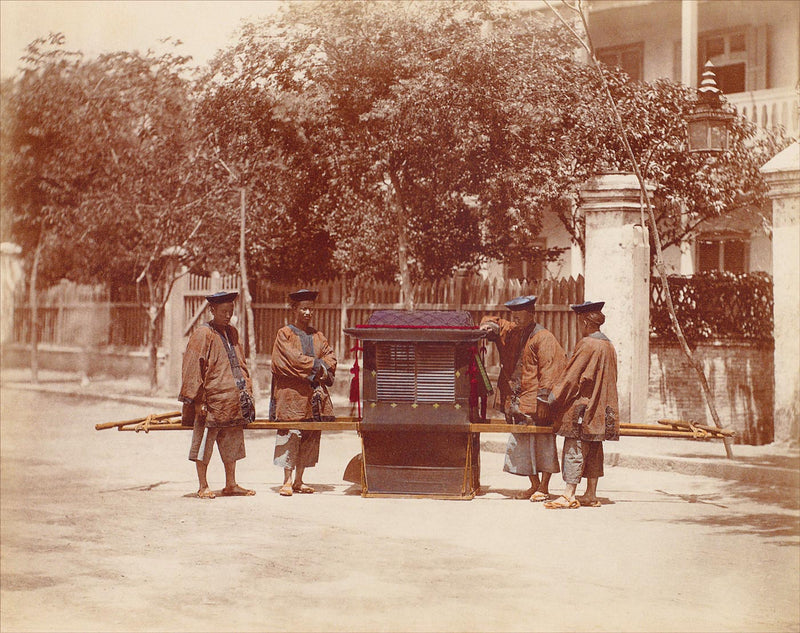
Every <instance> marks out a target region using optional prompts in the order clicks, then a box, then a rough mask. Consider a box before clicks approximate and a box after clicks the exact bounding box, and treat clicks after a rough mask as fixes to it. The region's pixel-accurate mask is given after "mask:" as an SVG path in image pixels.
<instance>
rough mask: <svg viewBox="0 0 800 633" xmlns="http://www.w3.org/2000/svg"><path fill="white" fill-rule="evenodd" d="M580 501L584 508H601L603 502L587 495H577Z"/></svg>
mask: <svg viewBox="0 0 800 633" xmlns="http://www.w3.org/2000/svg"><path fill="white" fill-rule="evenodd" d="M576 498H577V499H578V501H580V503H581V506H582V507H584V508H599V507H600V506H601V505H603V504H602V503H600V499H587V498H585V497H576Z"/></svg>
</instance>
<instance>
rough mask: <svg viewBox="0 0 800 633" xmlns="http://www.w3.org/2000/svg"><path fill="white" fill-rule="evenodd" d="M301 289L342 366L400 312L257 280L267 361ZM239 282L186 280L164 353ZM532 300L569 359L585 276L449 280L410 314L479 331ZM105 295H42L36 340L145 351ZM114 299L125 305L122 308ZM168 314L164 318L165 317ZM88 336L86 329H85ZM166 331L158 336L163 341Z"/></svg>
mask: <svg viewBox="0 0 800 633" xmlns="http://www.w3.org/2000/svg"><path fill="white" fill-rule="evenodd" d="M300 287H308V288H313V289H314V290H317V291H318V292H319V297H318V299H317V302H316V306H315V326H316V327H317V328H318V329H319V330H321V331H322V332H324V333H325V334H326V336H327V337H328V339H329V340H330V342H331V344H332V345H333V346H334V348H335V350H336V352H337V355H338V356H339V358H340V359H343V360H346V359H349V358H351V357H352V354H351V352H350V350H351V348H352V347H353V346H354V344H355V341H353V340H351V337H350V336H348V335H346V334H345V333H344V329H345V328H348V327H354V326H356V325H358V324H362V323H366V322H367V320H368V319H369V317H370V315H371V314H372V312H373V311H374V310H380V309H402V308H403V305H402V304H401V303H400V287H399V286H398V284H396V283H379V282H372V283H370V282H366V283H364V282H359V283H353V282H352V281H350V280H346V279H344V278H340V279H335V280H332V281H327V282H323V283H314V284H302V283H301V284H293V285H291V286H289V285H286V284H276V283H271V282H266V281H254V282H253V284H252V295H253V318H254V330H255V338H256V352H257V354H259V356H262V355H265V356H269V355H270V354H271V353H272V345H273V342H274V340H275V335H276V333H277V331H278V330H279V329H280V328H281V327H283V326H284V325H285V324H286V323H287V322H288V321H289V319H290V318H291V315H290V312H289V307H288V296H289V293H290V292H292V291H293V290H297V289H298V288H300ZM238 289H239V278H238V277H237V276H235V275H229V276H220V275H212V276H201V275H192V274H188V275H185V276H184V277H183V278H181V280H180V281H179V283H176V284H175V286H174V288H173V296H172V297H171V299H170V301H171V302H172V305H176V306H178V316H177V319H178V322H179V323H180V327H174V328H170V327H165V326H164V324H163V323H159V324H158V331H157V336H158V337H159V339H161V338H163V337H172V338H174V339H176V340H173V341H161V343H162V344H163V345H164V347H171V346H173V345H176V346H178V347H181V348H182V347H183V346H184V345H185V339H186V337H188V335H189V334H190V333H191V331H192V329H193V328H195V327H197V326H198V325H200V324H202V323H203V322H204V321H206V320H208V318H210V313H209V312H208V310H207V303H206V301H205V298H204V297H205V296H206V295H207V294H209V293H212V292H216V291H218V290H238ZM528 294H534V295H537V297H538V300H537V304H536V310H537V315H536V316H537V321H539V322H540V323H542V325H544V326H545V327H546V328H547V329H549V330H550V331H551V332H553V334H554V335H555V336H556V338H557V339H558V340H559V341H560V342H561V343H562V345H563V346H564V348H565V350H566V351H567V352H568V353H569V352H571V351H572V349H573V348H574V347H575V344H576V343H577V341H578V338H579V333H578V325H577V320H576V318H575V314H574V313H573V312H572V310H570V309H569V305H570V304H572V303H580V302H581V301H583V277H578V278H577V279H561V280H548V281H540V282H536V283H533V282H529V281H526V280H517V279H508V280H506V279H484V278H482V277H480V276H479V275H456V276H454V277H452V278H450V279H443V280H435V281H426V282H421V283H418V284H417V285H416V287H415V289H414V307H415V308H416V309H419V310H467V311H469V312H470V313H471V314H472V318H473V320H474V321H475V324H476V325H477V324H478V323H480V320H481V318H483V317H484V316H487V315H504V314H507V311H506V309H505V307H504V305H503V304H504V302H506V301H508V300H509V299H511V298H513V297H517V296H520V295H528ZM110 296H111V295H110V294H109V292H108V290H107V289H105V288H103V287H100V286H95V287H86V286H77V285H75V284H69V283H66V282H65V283H62V284H59V285H58V286H56V287H54V288H52V289H49V290H47V291H43V292H42V293H41V295H40V305H39V313H40V314H39V341H40V342H42V343H50V344H54V345H70V344H73V345H74V344H75V343H76V342H78V341H79V340H80V341H82V339H79V338H77V337H79V336H83V334H79V333H80V332H81V331H82V330H81V324H83V325H85V324H86V322H87V318H88V316H90V315H91V317H92V318H91V321H92V324H93V326H92V328H91V332H92V339H91V340H92V341H93V344H95V345H112V346H115V347H127V348H143V347H145V346H146V345H147V344H148V341H147V313H146V310H145V309H144V308H143V307H142V306H141V305H140V304H139V303H138V301H136V300H135V299H136V295H135V292H134V291H133V289H128V291H125V290H124V289H115V290H114V299H116V300H115V301H111V300H110ZM119 299H123V300H122V301H120V300H119ZM242 307H243V306H242V303H241V302H237V314H236V317H237V325H238V328H239V330H240V332H241V333H242V334H243V335H244V336H246V335H247V326H246V321H245V317H246V315H245V314H244V311H243V310H242ZM168 312H169V311H168ZM14 320H15V341H16V342H19V343H26V342H29V341H30V340H31V339H30V331H29V328H30V308H29V306H27V305H18V307H17V308H16V310H15V319H14ZM84 329H85V328H84ZM162 331H163V334H162ZM487 352H488V356H487V362H488V364H489V365H493V364H496V363H497V355H496V350H495V349H494V346H489V349H488V350H487Z"/></svg>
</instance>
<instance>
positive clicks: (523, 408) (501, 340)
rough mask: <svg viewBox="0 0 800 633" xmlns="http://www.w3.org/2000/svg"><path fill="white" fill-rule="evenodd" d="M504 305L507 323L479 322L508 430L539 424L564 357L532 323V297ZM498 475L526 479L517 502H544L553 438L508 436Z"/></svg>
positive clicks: (553, 460) (554, 464)
mask: <svg viewBox="0 0 800 633" xmlns="http://www.w3.org/2000/svg"><path fill="white" fill-rule="evenodd" d="M505 305H506V307H507V308H508V309H509V311H510V312H511V318H512V320H510V321H509V320H506V319H502V318H500V317H484V318H483V319H482V320H481V326H480V327H481V329H482V330H485V331H486V332H487V335H486V338H488V339H489V340H490V341H494V343H495V344H496V345H497V349H498V351H499V353H500V376H498V378H497V388H498V391H499V397H500V408H501V410H502V411H503V413H505V416H506V420H507V421H508V423H509V424H545V423H546V420H547V417H548V404H547V400H548V397H549V396H550V389H551V388H552V387H553V385H554V384H555V382H556V380H557V379H558V377H559V376H560V375H561V372H562V371H563V370H564V367H565V366H566V364H567V355H566V353H565V352H564V348H563V347H561V345H559V343H558V341H556V338H555V337H554V336H553V335H552V333H550V331H548V330H546V329H545V328H544V327H543V326H542V325H540V324H539V323H537V322H536V317H535V315H534V310H535V308H536V297H535V296H532V295H530V296H523V297H517V298H515V299H512V300H511V301H508V302H506V304H505ZM503 470H504V471H506V472H508V473H512V474H514V475H522V476H527V477H528V479H530V482H531V486H530V488H528V490H526V491H525V492H524V493H523V494H522V497H524V498H525V499H530V500H531V501H547V500H548V499H549V498H550V488H549V486H550V476H551V474H552V473H557V472H558V451H557V450H556V438H555V435H553V434H537V435H534V434H530V433H528V434H523V433H512V434H511V436H510V437H509V438H508V446H507V448H506V458H505V463H504V464H503ZM539 473H541V477H542V478H541V481H540V480H539Z"/></svg>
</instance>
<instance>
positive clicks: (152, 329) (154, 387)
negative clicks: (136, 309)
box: [147, 304, 161, 396]
mask: <svg viewBox="0 0 800 633" xmlns="http://www.w3.org/2000/svg"><path fill="white" fill-rule="evenodd" d="M160 312H161V310H159V309H158V307H157V306H154V305H152V304H151V305H150V306H149V307H148V308H147V315H148V317H150V318H149V319H148V323H147V340H148V342H149V344H150V349H149V369H150V395H151V396H154V395H155V394H156V392H157V391H158V341H157V340H156V324H157V323H158V315H159V313H160Z"/></svg>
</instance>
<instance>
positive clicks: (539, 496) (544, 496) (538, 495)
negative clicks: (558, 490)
mask: <svg viewBox="0 0 800 633" xmlns="http://www.w3.org/2000/svg"><path fill="white" fill-rule="evenodd" d="M552 498H553V497H552V496H551V495H550V494H548V493H546V492H539V491H538V490H537V491H536V492H534V493H533V494H532V495H531V501H533V502H534V503H538V502H540V501H550V499H552Z"/></svg>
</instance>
